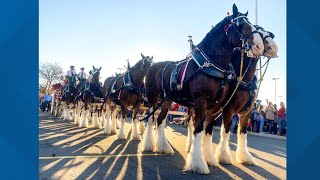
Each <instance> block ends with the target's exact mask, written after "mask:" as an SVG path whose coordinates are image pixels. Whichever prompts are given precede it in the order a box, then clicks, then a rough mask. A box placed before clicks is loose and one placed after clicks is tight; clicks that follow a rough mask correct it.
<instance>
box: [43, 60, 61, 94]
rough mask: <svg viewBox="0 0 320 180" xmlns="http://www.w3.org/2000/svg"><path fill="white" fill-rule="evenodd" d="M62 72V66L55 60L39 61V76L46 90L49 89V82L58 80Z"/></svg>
mask: <svg viewBox="0 0 320 180" xmlns="http://www.w3.org/2000/svg"><path fill="white" fill-rule="evenodd" d="M62 74H63V70H62V67H61V66H60V65H59V64H58V63H57V62H54V63H52V62H40V66H39V76H40V79H41V80H42V82H43V83H44V87H45V88H46V91H47V92H48V91H49V89H50V87H51V84H52V83H53V82H55V81H58V80H59V78H60V76H61V75H62Z"/></svg>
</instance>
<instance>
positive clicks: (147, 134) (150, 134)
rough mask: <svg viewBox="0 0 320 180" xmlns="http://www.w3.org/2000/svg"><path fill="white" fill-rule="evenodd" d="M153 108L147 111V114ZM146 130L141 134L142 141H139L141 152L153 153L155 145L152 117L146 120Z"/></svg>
mask: <svg viewBox="0 0 320 180" xmlns="http://www.w3.org/2000/svg"><path fill="white" fill-rule="evenodd" d="M153 109H154V107H151V108H150V109H149V113H151V112H152V111H153ZM146 129H147V130H146V131H144V133H143V139H142V141H141V143H140V144H141V151H142V152H145V151H152V152H155V150H156V145H155V138H154V134H155V133H154V128H153V115H151V116H150V117H149V118H148V123H147V128H146Z"/></svg>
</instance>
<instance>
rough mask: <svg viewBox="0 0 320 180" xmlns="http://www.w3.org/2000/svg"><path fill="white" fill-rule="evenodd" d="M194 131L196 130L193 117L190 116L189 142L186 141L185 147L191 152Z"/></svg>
mask: <svg viewBox="0 0 320 180" xmlns="http://www.w3.org/2000/svg"><path fill="white" fill-rule="evenodd" d="M193 131H194V127H193V119H192V118H191V117H190V120H189V124H188V137H187V143H186V149H185V150H186V152H190V147H191V143H192V132H193Z"/></svg>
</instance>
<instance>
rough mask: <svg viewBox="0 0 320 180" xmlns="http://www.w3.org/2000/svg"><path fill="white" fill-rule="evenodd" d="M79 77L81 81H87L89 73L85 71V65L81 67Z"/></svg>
mask: <svg viewBox="0 0 320 180" xmlns="http://www.w3.org/2000/svg"><path fill="white" fill-rule="evenodd" d="M78 78H79V81H80V83H85V82H86V78H87V73H86V72H84V67H82V68H81V69H80V72H79V74H78Z"/></svg>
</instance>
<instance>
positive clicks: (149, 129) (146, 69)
mask: <svg viewBox="0 0 320 180" xmlns="http://www.w3.org/2000/svg"><path fill="white" fill-rule="evenodd" d="M247 15H248V12H247V13H240V12H239V11H238V8H237V6H236V5H235V4H234V5H233V15H230V16H227V17H225V18H224V19H223V20H222V21H220V22H219V23H218V24H217V25H216V26H214V27H213V28H212V29H211V30H210V31H209V32H208V33H207V35H206V36H205V37H204V39H203V40H202V41H201V42H200V43H199V44H198V45H194V44H193V42H192V41H190V43H192V47H193V48H192V50H191V52H190V54H188V56H187V57H186V58H185V59H183V60H180V61H163V62H156V63H155V62H153V57H152V56H151V57H150V56H144V55H143V54H142V53H141V59H140V60H139V61H138V62H137V63H136V64H135V65H134V66H132V67H130V66H129V65H128V68H127V71H126V72H125V73H123V74H116V76H112V77H108V78H106V79H105V81H104V83H103V86H102V85H101V83H99V76H100V70H101V67H100V68H95V67H94V66H93V70H92V71H91V72H90V76H89V78H88V79H87V82H85V83H83V84H78V85H76V84H75V83H74V82H76V81H72V83H69V85H68V87H65V89H64V97H63V104H64V106H65V108H64V112H65V113H64V114H63V115H64V119H67V118H68V117H67V116H68V114H69V108H73V115H72V117H71V119H73V120H74V122H75V124H78V125H79V127H88V118H92V117H93V126H94V127H96V128H103V131H102V132H103V133H104V134H117V139H126V135H125V134H126V133H125V131H124V126H125V122H126V119H127V117H126V111H127V109H128V108H130V109H132V112H133V114H132V123H131V137H130V138H131V139H132V140H141V143H140V148H141V150H142V151H143V152H144V151H153V152H160V153H166V154H172V153H174V151H173V149H172V147H171V145H170V144H169V142H168V140H167V138H166V135H165V131H164V128H165V124H166V115H167V112H168V110H169V108H170V106H171V104H172V102H176V103H178V104H180V105H183V106H186V107H188V108H189V111H188V113H189V116H190V118H189V123H188V137H187V142H186V151H187V152H188V156H187V160H186V163H185V167H184V170H185V171H191V172H195V173H199V174H208V173H209V168H208V166H217V163H218V162H219V163H224V164H231V163H232V156H231V153H230V147H229V135H230V124H231V118H232V116H233V115H234V114H239V116H240V121H239V122H240V123H239V128H238V132H237V138H238V141H237V149H236V161H237V162H239V163H244V164H251V165H256V164H257V163H256V161H255V160H254V158H253V156H252V155H251V154H250V153H249V151H248V148H247V129H246V124H247V121H248V119H249V116H250V110H251V107H252V104H253V103H254V101H255V97H256V93H257V92H256V91H257V82H258V81H261V80H262V79H258V78H257V77H256V76H255V72H256V69H257V65H258V60H259V58H260V57H261V56H264V57H267V58H269V59H270V58H275V57H277V51H278V49H277V45H276V44H275V42H274V40H273V38H274V35H273V34H272V33H271V32H268V31H266V30H265V29H263V28H262V27H260V26H258V25H253V24H251V23H250V21H249V20H248V17H247ZM70 104H71V106H70ZM142 107H147V111H148V113H147V116H145V112H146V110H145V108H142ZM119 108H120V110H121V116H118V115H117V114H118V110H119ZM160 108H161V112H160V114H159V116H158V117H157V119H155V118H154V112H155V111H156V110H157V109H160ZM139 111H141V112H140V114H141V117H145V118H142V119H139V118H138V117H137V113H138V112H139ZM92 114H93V115H92ZM221 114H222V119H223V123H222V127H221V132H220V135H221V137H220V142H219V145H218V147H217V149H216V151H215V153H214V152H213V151H212V133H213V122H214V121H215V119H216V118H217V117H218V116H219V115H221ZM69 118H70V117H69ZM118 118H119V119H120V124H119V120H118ZM144 120H146V121H147V123H146V125H145V124H144V122H143V121H144ZM145 126H146V127H145Z"/></svg>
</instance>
